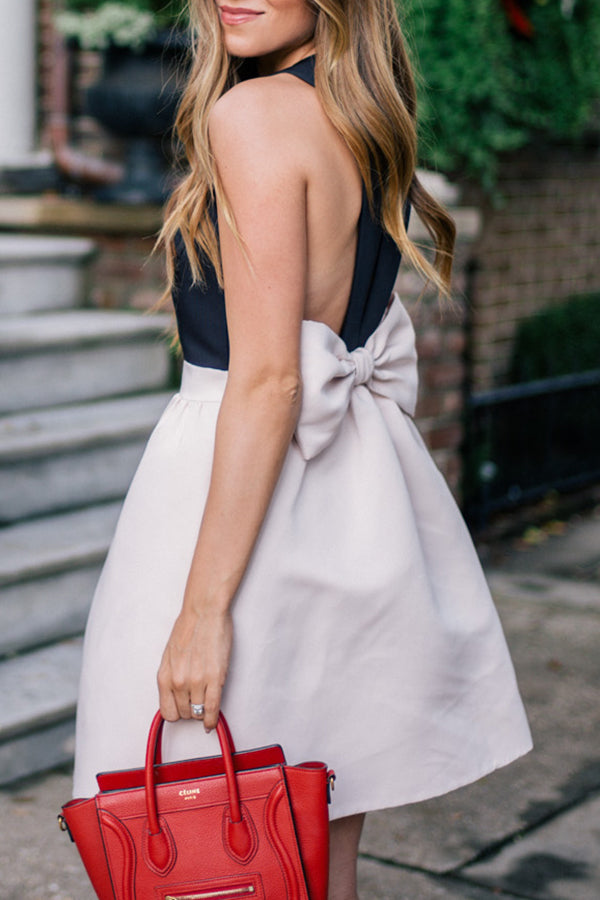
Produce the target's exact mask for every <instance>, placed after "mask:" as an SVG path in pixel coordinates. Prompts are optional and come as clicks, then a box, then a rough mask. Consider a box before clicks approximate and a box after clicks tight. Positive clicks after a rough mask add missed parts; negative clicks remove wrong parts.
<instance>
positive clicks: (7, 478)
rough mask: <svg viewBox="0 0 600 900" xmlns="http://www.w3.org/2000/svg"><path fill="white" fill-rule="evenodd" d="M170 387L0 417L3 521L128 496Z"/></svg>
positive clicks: (0, 489)
mask: <svg viewBox="0 0 600 900" xmlns="http://www.w3.org/2000/svg"><path fill="white" fill-rule="evenodd" d="M169 397H170V394H167V393H159V394H146V395H140V396H135V397H123V398H119V399H116V400H105V401H98V402H95V403H86V404H77V405H73V406H64V407H58V408H56V409H47V410H40V411H38V412H28V413H21V414H19V415H10V416H4V417H2V418H0V497H1V498H2V500H1V502H0V522H1V523H3V524H8V523H11V522H15V521H17V520H19V519H24V518H30V517H34V516H42V515H48V514H50V513H55V512H59V511H61V510H64V511H66V510H69V509H75V508H78V507H83V506H90V505H93V504H95V503H101V502H105V501H109V500H117V499H120V498H121V497H123V496H124V494H125V492H126V490H127V487H128V486H129V482H130V481H131V478H132V476H133V473H134V471H135V468H136V466H137V464H138V462H139V459H140V457H141V454H142V451H143V448H144V445H145V442H146V440H147V437H148V435H149V433H150V431H151V430H152V428H153V427H154V425H155V424H156V422H157V421H158V419H159V417H160V414H161V412H162V411H163V409H164V408H165V406H166V404H167V402H168V399H169Z"/></svg>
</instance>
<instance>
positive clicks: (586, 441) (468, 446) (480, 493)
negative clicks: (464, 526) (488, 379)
mask: <svg viewBox="0 0 600 900" xmlns="http://www.w3.org/2000/svg"><path fill="white" fill-rule="evenodd" d="M599 352H600V351H599ZM597 480H600V369H594V370H592V371H587V372H581V373H576V374H572V375H559V376H555V377H553V378H544V379H540V380H539V381H531V382H527V383H525V384H515V385H509V386H508V387H502V388H498V389H496V390H490V391H482V392H479V393H475V394H472V395H471V396H470V397H469V399H468V401H467V422H466V441H465V469H464V483H463V496H464V508H465V515H466V517H467V519H468V521H469V522H470V524H472V525H473V526H475V527H481V526H482V525H484V524H485V523H486V521H487V519H488V517H489V516H490V515H491V514H492V513H494V512H496V511H499V510H503V509H507V508H510V507H511V506H516V505H518V504H520V503H524V502H528V501H532V500H535V499H538V498H539V497H542V496H544V494H546V493H547V492H548V491H550V490H552V489H554V490H559V491H560V490H574V489H576V488H579V487H583V486H585V485H586V484H590V483H592V482H594V481H597Z"/></svg>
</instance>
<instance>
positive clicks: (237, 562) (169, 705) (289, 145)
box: [158, 79, 307, 730]
mask: <svg viewBox="0 0 600 900" xmlns="http://www.w3.org/2000/svg"><path fill="white" fill-rule="evenodd" d="M274 81H275V79H260V80H259V81H258V82H256V83H255V82H248V83H243V84H240V85H238V86H237V87H236V88H234V89H232V90H231V91H229V92H228V93H227V94H226V95H224V96H223V97H222V98H221V99H220V100H219V101H218V103H217V104H216V106H215V107H214V109H213V111H212V113H211V117H210V139H211V146H212V149H213V153H214V156H215V159H216V162H217V166H218V172H219V176H220V179H221V183H222V187H223V190H224V192H225V194H226V196H227V198H228V200H229V203H230V205H231V208H232V210H233V213H234V216H235V221H236V224H237V228H238V231H239V234H240V236H241V237H242V239H243V241H244V244H245V247H246V252H247V258H246V257H245V255H244V253H243V251H242V250H241V249H240V246H239V244H238V242H237V241H236V239H235V237H234V235H233V233H232V231H231V229H230V228H229V226H228V225H227V223H226V222H225V220H224V218H223V216H222V215H221V211H220V212H219V236H220V246H221V255H222V260H223V276H224V286H225V297H226V308H227V324H228V331H229V340H230V367H229V375H228V379H227V387H226V389H225V393H224V396H223V401H222V405H221V409H220V412H219V417H218V422H217V430H216V440H215V453H214V460H213V468H212V474H211V482H210V488H209V493H208V498H207V502H206V507H205V510H204V516H203V520H202V525H201V528H200V532H199V536H198V541H197V545H196V549H195V553H194V557H193V561H192V565H191V569H190V573H189V577H188V581H187V586H186V590H185V596H184V600H183V607H182V610H181V613H180V615H179V617H178V618H177V620H176V622H175V625H174V628H173V631H172V634H171V637H170V639H169V642H168V643H167V646H166V648H165V652H164V655H163V659H162V663H161V667H160V670H159V675H158V683H159V690H160V705H161V712H162V714H163V716H164V717H165V718H166V719H168V720H171V721H172V720H175V719H177V718H178V717H179V716H181V717H183V718H189V717H190V700H191V702H193V703H204V705H205V715H204V724H205V727H206V729H207V730H210V729H211V728H214V727H215V725H216V721H217V716H218V710H219V706H220V701H221V691H222V688H223V684H224V682H225V678H226V675H227V668H228V664H229V657H230V653H231V644H232V625H231V615H230V607H231V603H232V601H233V599H234V596H235V593H236V591H237V588H238V586H239V584H240V581H241V579H242V576H243V574H244V571H245V569H246V566H247V564H248V561H249V559H250V556H251V553H252V549H253V547H254V544H255V542H256V539H257V536H258V533H259V530H260V527H261V525H262V522H263V519H264V516H265V514H266V511H267V508H268V506H269V502H270V500H271V496H272V494H273V490H274V488H275V485H276V482H277V479H278V476H279V473H280V471H281V467H282V465H283V461H284V459H285V456H286V453H287V449H288V447H289V443H290V440H291V438H292V435H293V432H294V428H295V425H296V421H297V417H298V414H299V410H300V400H301V382H300V365H299V351H300V329H301V322H302V318H303V313H304V303H305V294H306V267H307V262H306V243H307V240H306V174H305V172H304V170H303V164H302V161H301V158H300V156H299V153H298V151H297V146H296V145H297V138H298V135H297V127H298V126H297V116H296V117H295V118H296V122H294V121H293V119H294V116H292V115H290V110H289V108H288V107H289V104H287V103H286V102H285V99H286V98H285V96H283V95H282V90H281V88H282V86H281V85H279V84H274ZM277 81H278V80H277ZM284 90H285V89H284ZM282 100H283V101H284V102H283V103H282ZM294 138H296V140H294ZM249 263H250V265H249Z"/></svg>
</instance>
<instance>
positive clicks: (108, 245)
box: [90, 234, 165, 309]
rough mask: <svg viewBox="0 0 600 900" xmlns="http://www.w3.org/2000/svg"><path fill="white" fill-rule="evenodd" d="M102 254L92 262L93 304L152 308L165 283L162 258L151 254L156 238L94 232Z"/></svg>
mask: <svg viewBox="0 0 600 900" xmlns="http://www.w3.org/2000/svg"><path fill="white" fill-rule="evenodd" d="M93 237H94V241H95V242H96V244H97V246H98V250H99V253H98V255H97V257H96V259H95V260H94V262H93V263H92V271H91V291H90V303H91V304H92V305H93V306H99V307H103V308H106V309H115V308H123V307H127V306H131V307H135V308H137V309H149V308H150V307H151V306H153V305H154V303H156V302H157V301H158V300H159V298H160V296H161V294H162V292H163V290H164V284H165V272H164V265H163V258H162V255H161V254H160V253H157V255H156V256H153V257H150V253H151V251H152V247H153V245H154V238H152V237H145V236H141V235H123V234H102V235H93Z"/></svg>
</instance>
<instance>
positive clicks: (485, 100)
mask: <svg viewBox="0 0 600 900" xmlns="http://www.w3.org/2000/svg"><path fill="white" fill-rule="evenodd" d="M397 3H398V10H399V13H400V18H401V21H402V24H403V28H404V31H405V34H406V37H407V41H408V44H409V48H410V52H411V56H412V59H413V62H414V64H415V68H416V72H417V82H418V93H419V120H420V124H419V137H420V141H421V144H420V147H421V150H420V157H421V158H420V162H421V164H423V165H425V166H430V167H433V168H434V169H439V170H442V171H445V172H447V173H449V174H452V175H456V174H461V175H466V176H473V177H474V178H476V179H477V180H478V181H479V182H480V183H481V184H482V185H483V187H484V188H485V189H486V190H488V191H489V192H493V189H494V187H495V184H496V179H497V172H498V163H499V160H500V158H501V156H502V154H503V153H505V152H506V151H509V150H515V149H517V148H519V147H523V146H525V145H526V144H531V143H534V142H537V141H539V140H540V139H542V141H543V140H548V139H550V140H556V139H559V140H569V141H576V140H578V139H580V138H581V136H582V135H583V134H584V132H585V130H586V128H587V127H589V125H590V121H591V118H592V113H593V111H594V104H595V102H596V101H598V99H599V98H600V2H598V0H575V2H574V5H573V6H572V9H571V10H570V12H569V11H568V9H569V7H570V6H571V4H565V3H564V0H532V2H531V3H530V4H529V6H528V7H527V15H528V17H529V19H530V20H531V22H532V24H533V27H534V29H535V32H534V35H533V37H532V38H530V39H527V38H524V37H521V36H519V35H517V34H515V33H513V32H512V31H511V29H510V27H509V24H508V21H507V19H506V16H505V13H504V10H503V7H502V3H501V0H397ZM524 6H525V4H524Z"/></svg>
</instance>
